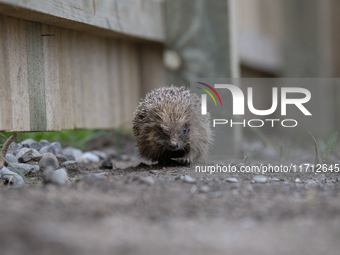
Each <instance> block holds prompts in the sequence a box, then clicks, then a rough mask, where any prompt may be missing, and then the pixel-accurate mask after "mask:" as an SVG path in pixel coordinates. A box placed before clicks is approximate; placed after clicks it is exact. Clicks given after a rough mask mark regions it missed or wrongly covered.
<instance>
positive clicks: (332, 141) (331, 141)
mask: <svg viewBox="0 0 340 255" xmlns="http://www.w3.org/2000/svg"><path fill="white" fill-rule="evenodd" d="M337 138H338V132H335V133H334V134H333V135H332V136H331V138H329V140H328V143H327V145H326V147H325V149H324V151H323V158H322V161H323V162H324V160H325V158H326V156H327V154H328V153H329V152H330V151H331V150H332V149H333V148H334V146H335V143H336V140H337Z"/></svg>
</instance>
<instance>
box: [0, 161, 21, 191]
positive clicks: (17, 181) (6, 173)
mask: <svg viewBox="0 0 340 255" xmlns="http://www.w3.org/2000/svg"><path fill="white" fill-rule="evenodd" d="M0 175H1V176H2V177H3V178H4V179H5V180H6V181H8V182H9V181H10V182H11V183H13V184H14V185H15V186H23V185H24V184H25V182H24V179H23V178H22V177H21V176H20V175H19V174H17V173H14V172H12V171H10V170H9V169H8V168H7V167H5V166H4V167H2V168H1V169H0Z"/></svg>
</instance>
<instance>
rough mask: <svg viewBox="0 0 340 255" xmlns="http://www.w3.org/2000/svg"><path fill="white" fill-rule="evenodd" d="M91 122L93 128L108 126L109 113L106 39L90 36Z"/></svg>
mask: <svg viewBox="0 0 340 255" xmlns="http://www.w3.org/2000/svg"><path fill="white" fill-rule="evenodd" d="M91 45H92V46H91V52H92V57H91V66H92V68H91V73H92V83H91V84H90V91H91V99H90V102H91V110H90V113H91V118H89V119H91V123H90V124H89V126H91V128H94V129H105V128H109V127H110V126H109V124H108V118H107V116H108V115H109V114H110V111H109V109H108V105H109V97H108V96H109V94H108V86H107V84H108V78H107V72H106V70H107V68H106V63H107V59H106V57H107V56H106V41H105V39H104V38H100V37H93V36H91Z"/></svg>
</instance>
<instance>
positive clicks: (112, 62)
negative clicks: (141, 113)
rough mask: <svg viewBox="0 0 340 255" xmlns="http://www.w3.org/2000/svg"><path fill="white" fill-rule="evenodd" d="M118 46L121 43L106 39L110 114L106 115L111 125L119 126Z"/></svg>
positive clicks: (119, 81)
mask: <svg viewBox="0 0 340 255" xmlns="http://www.w3.org/2000/svg"><path fill="white" fill-rule="evenodd" d="M120 46H121V43H120V42H119V41H117V40H114V39H107V69H106V70H107V74H108V76H107V79H108V85H109V87H108V94H109V96H110V100H109V106H108V107H109V109H110V111H111V114H109V116H106V117H107V118H109V119H110V125H111V127H119V126H120V125H121V122H122V121H121V110H122V108H121V101H122V100H121V93H122V92H121V87H120V85H121V84H122V82H121V80H120V78H121V76H120V75H119V74H120V71H119V70H120V69H119V65H120V63H121V62H120Z"/></svg>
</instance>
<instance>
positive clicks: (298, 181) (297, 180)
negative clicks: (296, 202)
mask: <svg viewBox="0 0 340 255" xmlns="http://www.w3.org/2000/svg"><path fill="white" fill-rule="evenodd" d="M294 182H296V183H301V182H302V181H301V180H300V179H299V178H296V179H295V180H294Z"/></svg>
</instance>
